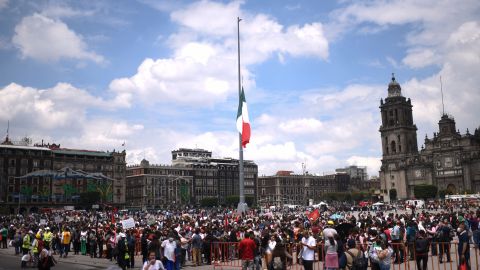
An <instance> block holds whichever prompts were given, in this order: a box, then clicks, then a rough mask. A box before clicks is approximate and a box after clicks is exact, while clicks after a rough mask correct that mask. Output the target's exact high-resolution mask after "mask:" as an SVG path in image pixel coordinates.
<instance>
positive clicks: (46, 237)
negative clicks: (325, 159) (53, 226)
mask: <svg viewBox="0 0 480 270" xmlns="http://www.w3.org/2000/svg"><path fill="white" fill-rule="evenodd" d="M52 240H53V234H52V232H51V231H50V227H46V228H45V233H44V234H43V244H44V246H46V247H47V246H48V247H49V248H51V247H52Z"/></svg>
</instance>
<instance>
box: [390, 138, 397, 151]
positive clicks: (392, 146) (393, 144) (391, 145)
mask: <svg viewBox="0 0 480 270" xmlns="http://www.w3.org/2000/svg"><path fill="white" fill-rule="evenodd" d="M390 147H391V150H392V153H393V154H395V153H396V152H397V146H396V143H395V141H392V142H391V143H390Z"/></svg>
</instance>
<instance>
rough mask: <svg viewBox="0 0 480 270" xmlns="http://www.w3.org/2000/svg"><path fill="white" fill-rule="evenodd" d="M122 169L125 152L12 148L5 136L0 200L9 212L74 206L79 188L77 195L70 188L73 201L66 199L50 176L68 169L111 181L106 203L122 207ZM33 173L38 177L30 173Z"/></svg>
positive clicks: (1, 152)
mask: <svg viewBox="0 0 480 270" xmlns="http://www.w3.org/2000/svg"><path fill="white" fill-rule="evenodd" d="M125 167H126V164H125V151H122V152H115V151H113V152H102V151H88V150H78V149H68V148H61V147H60V145H56V144H43V143H42V144H37V145H34V146H29V145H16V144H14V143H12V142H11V141H10V140H9V139H8V136H7V138H6V139H5V140H4V142H3V143H2V144H0V201H2V202H4V203H5V205H7V206H8V207H9V208H10V212H16V211H18V210H20V207H19V205H20V204H22V208H23V210H26V211H30V210H32V208H33V210H38V209H39V208H41V207H52V206H53V207H55V206H59V207H60V206H64V205H72V204H73V205H75V204H77V203H78V200H76V198H77V197H78V196H80V194H79V192H80V191H81V190H83V189H79V191H78V192H75V190H76V189H74V190H73V193H70V195H71V197H72V198H73V200H72V198H70V196H69V198H66V197H65V194H64V190H63V188H62V187H60V186H59V183H60V182H59V181H56V180H57V179H58V177H57V179H54V178H53V177H52V175H54V174H55V173H57V172H59V171H61V170H64V171H67V170H71V171H80V172H81V173H82V174H84V175H87V174H88V175H89V177H90V176H92V175H97V176H99V175H103V176H102V177H105V179H111V180H112V181H111V182H110V181H109V183H111V185H110V186H109V187H108V190H109V191H108V193H109V195H108V197H109V200H108V201H107V202H108V203H113V204H116V205H122V204H123V203H124V202H125ZM34 172H38V174H32V173H34ZM40 172H42V173H40ZM25 176H29V177H25ZM79 177H80V176H79ZM64 184H65V183H64ZM69 187H70V186H69Z"/></svg>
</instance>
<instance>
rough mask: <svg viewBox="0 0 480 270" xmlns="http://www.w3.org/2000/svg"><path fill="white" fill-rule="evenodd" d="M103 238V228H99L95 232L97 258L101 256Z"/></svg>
mask: <svg viewBox="0 0 480 270" xmlns="http://www.w3.org/2000/svg"><path fill="white" fill-rule="evenodd" d="M104 240H105V239H104V234H103V230H102V229H99V230H98V232H97V245H98V258H102V257H103V243H105V242H104Z"/></svg>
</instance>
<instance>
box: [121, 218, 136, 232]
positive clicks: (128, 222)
mask: <svg viewBox="0 0 480 270" xmlns="http://www.w3.org/2000/svg"><path fill="white" fill-rule="evenodd" d="M122 227H123V229H124V230H128V229H131V228H135V221H134V220H133V218H129V219H125V220H122Z"/></svg>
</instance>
